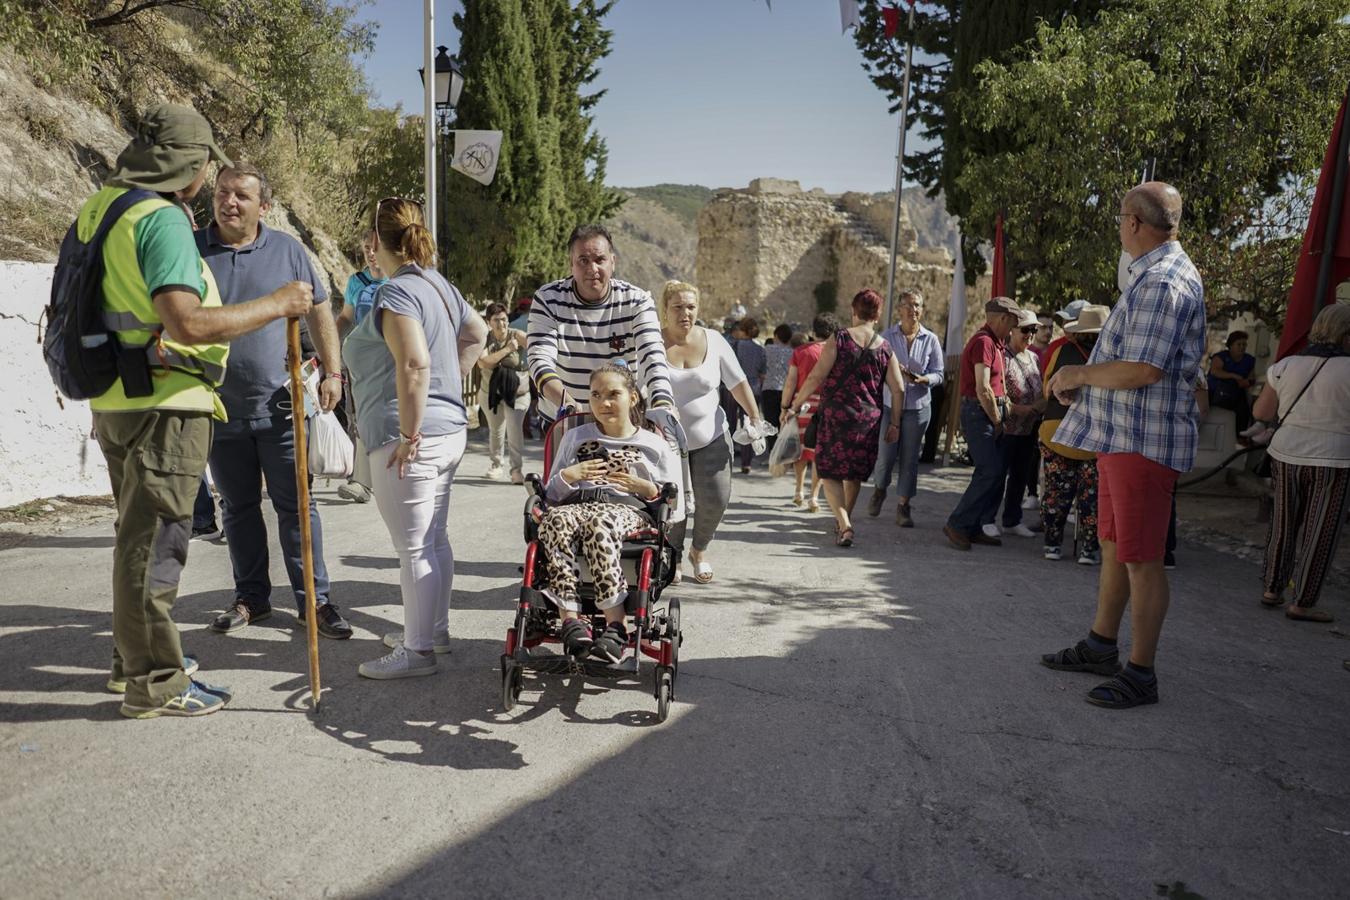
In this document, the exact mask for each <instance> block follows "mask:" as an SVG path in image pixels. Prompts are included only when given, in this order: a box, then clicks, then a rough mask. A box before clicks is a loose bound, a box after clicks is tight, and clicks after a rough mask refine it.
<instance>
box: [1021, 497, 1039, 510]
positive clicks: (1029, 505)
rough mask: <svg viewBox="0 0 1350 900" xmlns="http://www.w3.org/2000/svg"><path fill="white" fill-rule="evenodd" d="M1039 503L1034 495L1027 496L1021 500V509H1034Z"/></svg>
mask: <svg viewBox="0 0 1350 900" xmlns="http://www.w3.org/2000/svg"><path fill="white" fill-rule="evenodd" d="M1040 505H1041V501H1040V500H1038V499H1036V498H1035V497H1027V498H1026V499H1025V500H1023V501H1022V508H1023V509H1035V508H1036V507H1038V506H1040Z"/></svg>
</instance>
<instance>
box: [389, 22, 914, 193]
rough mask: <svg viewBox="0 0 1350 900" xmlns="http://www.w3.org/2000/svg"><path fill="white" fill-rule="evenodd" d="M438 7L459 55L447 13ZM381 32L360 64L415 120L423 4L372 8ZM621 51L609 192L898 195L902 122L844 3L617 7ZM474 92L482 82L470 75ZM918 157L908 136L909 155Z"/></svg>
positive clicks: (609, 79) (604, 117) (612, 74)
mask: <svg viewBox="0 0 1350 900" xmlns="http://www.w3.org/2000/svg"><path fill="white" fill-rule="evenodd" d="M459 8H460V4H459V3H458V2H449V0H439V2H437V4H436V16H437V25H436V34H437V39H438V41H437V42H438V43H442V44H445V45H446V46H448V47H449V48H450V50H451V52H452V53H454V52H455V49H456V47H457V46H458V35H457V34H456V32H455V30H454V24H453V23H452V22H451V18H450V17H451V13H452V12H454V11H456V10H458V9H459ZM364 17H365V18H370V19H374V20H377V21H379V23H380V36H379V40H378V43H377V44H376V47H375V52H374V53H373V54H372V55H371V56H370V57H369V58H367V59H366V60H364V65H365V69H366V72H367V74H368V75H369V78H370V81H371V84H372V86H373V87H374V89H375V92H376V96H377V98H378V100H379V102H381V103H383V104H385V105H389V106H392V105H394V104H395V103H399V102H401V103H402V104H403V106H404V108H405V109H415V108H420V105H421V100H420V82H419V80H418V77H417V69H418V67H419V66H420V65H421V50H420V47H421V44H420V40H421V28H422V2H421V0H374V2H373V3H371V4H370V5H369V6H367V7H366V8H365V10H364ZM605 22H606V24H607V26H608V27H609V28H610V29H612V30H613V31H614V42H613V52H612V53H611V54H610V55H609V56H608V57H607V58H606V59H605V60H603V61H602V62H601V74H600V78H599V80H598V82H597V87H600V88H607V89H608V90H609V93H608V94H606V95H605V97H604V99H603V100H601V101H600V103H599V105H598V106H597V107H596V125H597V128H598V129H599V131H600V133H601V134H602V135H604V137H605V139H606V141H607V142H608V144H609V154H610V157H609V178H608V180H609V182H610V183H611V184H613V185H618V186H639V185H647V184H656V183H659V182H677V183H682V184H703V185H707V186H709V187H743V186H745V185H746V184H747V183H748V182H749V181H750V179H751V178H756V177H760V176H771V177H776V178H793V179H797V180H798V181H800V182H802V186H803V187H807V188H810V187H821V188H824V189H825V190H827V191H830V192H831V193H837V192H841V191H846V190H863V191H881V190H889V189H890V188H891V187H892V185H893V183H894V179H895V139H896V130H897V128H898V125H899V121H898V117H897V116H892V115H891V114H890V113H889V112H887V109H886V98H885V96H884V95H883V94H882V93H881V91H879V90H877V89H876V88H875V87H874V86H873V85H872V83H871V82H870V81H869V80H868V79H867V76H866V74H865V73H864V72H863V68H862V65H861V57H860V55H859V53H858V50H857V48H856V47H855V46H854V43H853V36H852V33H850V34H848V35H841V34H840V33H839V4H838V3H837V2H836V0H774V4H773V11H772V12H770V11H769V10H768V9H766V8H765V4H764V3H763V0H618V3H617V4H616V5H615V7H614V9H613V10H612V11H611V12H610V14H609V15H608V16H607V17H606V19H605ZM466 77H467V84H466V87H465V90H466V91H472V90H473V73H472V72H468V73H466ZM918 146H919V142H918V138H917V136H916V135H915V133H914V131H913V129H911V131H910V136H909V139H908V146H907V148H906V151H907V152H912V151H913V150H915V149H916V148H917V147H918Z"/></svg>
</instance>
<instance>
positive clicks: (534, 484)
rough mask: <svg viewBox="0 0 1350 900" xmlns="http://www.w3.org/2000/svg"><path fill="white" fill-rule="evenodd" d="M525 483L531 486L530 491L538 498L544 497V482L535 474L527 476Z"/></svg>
mask: <svg viewBox="0 0 1350 900" xmlns="http://www.w3.org/2000/svg"><path fill="white" fill-rule="evenodd" d="M525 483H526V484H528V485H529V486H530V491H531V492H532V493H533V494H534V495H535V496H536V497H542V496H544V480H543V479H542V478H540V477H539V476H538V475H536V474H534V473H533V472H532V473H530V474H529V475H526V476H525Z"/></svg>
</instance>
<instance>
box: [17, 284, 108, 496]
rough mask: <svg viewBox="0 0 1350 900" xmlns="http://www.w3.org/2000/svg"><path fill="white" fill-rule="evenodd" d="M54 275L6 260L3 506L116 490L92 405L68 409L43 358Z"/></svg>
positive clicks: (70, 405) (68, 404)
mask: <svg viewBox="0 0 1350 900" xmlns="http://www.w3.org/2000/svg"><path fill="white" fill-rule="evenodd" d="M51 282H52V266H51V265H50V264H47V263H27V262H0V348H3V350H2V351H0V507H3V506H13V505H15V504H18V503H23V502H25V501H27V500H34V499H36V498H38V497H55V496H58V495H66V496H81V495H88V494H107V493H109V492H110V491H111V488H110V487H109V485H108V470H107V467H106V466H105V465H104V463H103V454H102V452H101V451H100V450H99V448H98V443H97V442H96V441H93V440H90V439H89V430H90V427H91V425H92V421H93V420H92V418H91V416H90V413H89V404H88V403H75V402H73V401H70V400H65V399H64V398H61V399H62V400H63V402H64V403H65V408H64V409H63V408H62V406H61V404H60V403H58V402H57V397H58V394H57V393H56V388H55V386H53V384H52V380H51V377H50V376H49V375H48V374H47V366H46V364H45V363H44V362H43V360H42V345H41V344H39V343H38V342H37V337H38V331H37V323H38V319H39V317H40V316H41V314H42V308H43V307H44V306H46V305H47V300H48V297H49V296H50V294H51Z"/></svg>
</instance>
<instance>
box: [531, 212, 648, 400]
mask: <svg viewBox="0 0 1350 900" xmlns="http://www.w3.org/2000/svg"><path fill="white" fill-rule="evenodd" d="M567 254H568V256H569V257H570V258H571V261H572V275H571V277H569V278H564V279H562V280H561V281H555V282H552V283H551V284H546V285H544V286H543V287H541V288H540V289H539V290H538V291H536V292H535V295H534V301H533V302H532V303H531V304H530V327H529V343H528V344H527V346H526V351H525V352H526V358H527V360H528V362H529V366H530V376H531V378H533V379H534V384H535V386H536V387H537V388H538V389H539V394H540V412H541V413H544V414H546V415H549V416H550V417H552V416H556V415H557V410H558V408H559V407H560V406H563V405H567V404H570V405H572V406H575V407H577V408H578V409H580V410H582V411H583V412H584V411H586V410H588V409H589V408H590V399H591V395H590V390H591V389H590V377H591V372H592V371H593V370H594V369H595V368H596V367H598V366H600V365H601V364H603V363H605V362H608V361H610V360H618V359H621V360H624V361H625V362H626V363H627V364H628V366H629V368H631V369H632V370H633V371H634V372H635V373H637V376H638V383H639V384H641V385H642V388H643V390H644V392H645V393H646V396H647V402H648V403H649V404H651V405H653V406H667V407H673V406H674V400H673V399H672V394H671V388H670V369H669V367H668V365H667V363H666V347H665V344H664V343H663V342H662V340H661V322H660V320H658V319H657V316H656V304H655V303H653V302H652V295H651V294H649V293H647V292H646V291H644V290H643V289H642V288H640V287H636V286H635V285H631V284H629V283H627V282H626V281H620V280H619V279H617V278H615V277H614V264H615V257H616V254H615V251H614V241H613V240H611V239H610V236H609V232H608V231H607V230H605V228H604V227H602V226H600V225H580V226H578V227H577V228H576V229H575V230H573V232H572V235H571V237H570V238H569V239H568V241H567Z"/></svg>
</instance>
